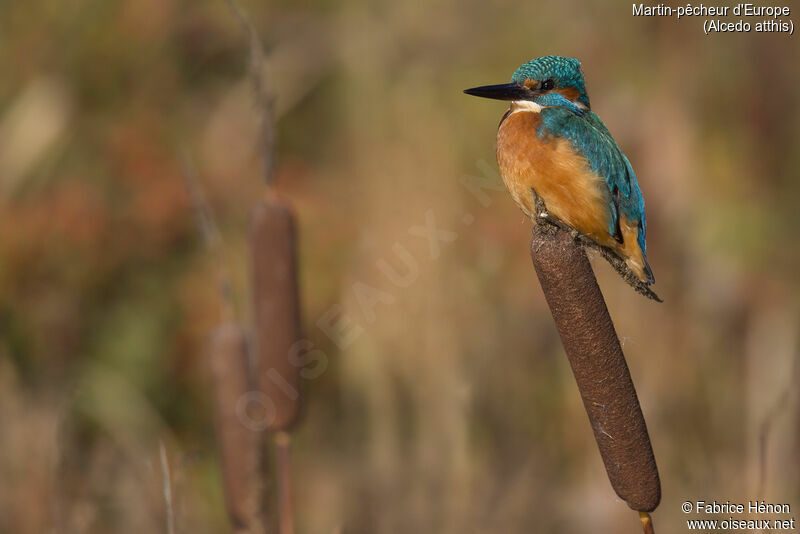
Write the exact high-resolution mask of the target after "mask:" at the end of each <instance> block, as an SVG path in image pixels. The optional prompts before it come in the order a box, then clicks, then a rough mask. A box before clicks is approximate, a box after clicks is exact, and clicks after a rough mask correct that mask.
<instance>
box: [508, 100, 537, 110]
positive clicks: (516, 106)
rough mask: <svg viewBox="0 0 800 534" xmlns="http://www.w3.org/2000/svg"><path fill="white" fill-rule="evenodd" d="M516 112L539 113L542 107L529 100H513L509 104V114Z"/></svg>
mask: <svg viewBox="0 0 800 534" xmlns="http://www.w3.org/2000/svg"><path fill="white" fill-rule="evenodd" d="M518 111H533V112H534V113H539V112H540V111H542V106H540V105H539V104H537V103H536V102H531V101H530V100H513V101H512V102H511V113H516V112H518Z"/></svg>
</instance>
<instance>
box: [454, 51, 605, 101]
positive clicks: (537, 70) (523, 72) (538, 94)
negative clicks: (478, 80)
mask: <svg viewBox="0 0 800 534" xmlns="http://www.w3.org/2000/svg"><path fill="white" fill-rule="evenodd" d="M464 92H465V93H467V94H468V95H474V96H480V97H484V98H494V99H496V100H513V101H517V102H530V103H531V104H530V105H533V106H540V107H548V106H560V107H566V108H568V109H571V110H572V111H574V112H576V113H578V114H581V113H582V112H584V111H586V110H588V109H589V108H590V104H589V96H588V95H587V94H586V84H585V82H584V81H583V72H582V71H581V62H580V61H578V60H577V59H575V58H571V57H564V56H544V57H540V58H536V59H532V60H530V61H528V62H527V63H524V64H523V65H521V66H520V67H519V68H518V69H517V70H516V71H515V72H514V75H513V76H511V82H510V83H503V84H499V85H484V86H481V87H473V88H472V89H467V90H466V91H464Z"/></svg>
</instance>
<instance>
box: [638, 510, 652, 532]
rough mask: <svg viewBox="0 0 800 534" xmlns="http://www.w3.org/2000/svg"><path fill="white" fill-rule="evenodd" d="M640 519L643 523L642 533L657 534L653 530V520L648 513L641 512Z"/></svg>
mask: <svg viewBox="0 0 800 534" xmlns="http://www.w3.org/2000/svg"><path fill="white" fill-rule="evenodd" d="M639 519H641V521H642V531H643V532H644V534H655V532H656V531H655V530H653V518H652V517H650V514H648V513H647V512H639Z"/></svg>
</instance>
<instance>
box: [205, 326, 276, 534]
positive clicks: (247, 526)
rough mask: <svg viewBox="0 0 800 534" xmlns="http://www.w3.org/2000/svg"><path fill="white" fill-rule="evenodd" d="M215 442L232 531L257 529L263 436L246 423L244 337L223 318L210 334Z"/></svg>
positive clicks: (247, 387) (252, 533)
mask: <svg viewBox="0 0 800 534" xmlns="http://www.w3.org/2000/svg"><path fill="white" fill-rule="evenodd" d="M210 345H211V350H210V360H211V361H210V364H211V374H212V380H213V383H214V393H215V396H214V404H215V407H216V431H217V442H218V446H219V449H220V457H221V458H220V460H221V462H220V463H221V466H222V479H223V485H224V489H225V504H226V506H227V509H228V515H229V517H230V521H231V525H232V526H233V529H234V532H237V533H240V534H245V533H247V534H258V533H260V532H262V531H263V530H262V526H261V510H260V508H261V491H262V488H261V452H260V450H261V436H260V434H259V433H258V432H257V431H256V430H254V429H253V428H250V427H249V426H248V425H246V424H245V423H246V421H245V414H244V413H243V409H244V408H245V406H243V404H242V401H243V399H246V398H247V394H248V392H249V391H250V390H251V389H252V388H251V387H250V383H249V380H248V376H249V374H248V369H249V368H248V358H247V340H246V337H245V333H244V331H243V330H242V328H241V327H239V326H238V325H236V324H235V323H233V322H226V323H222V324H221V325H219V326H217V327H216V328H215V329H214V331H213V333H212V335H211V342H210Z"/></svg>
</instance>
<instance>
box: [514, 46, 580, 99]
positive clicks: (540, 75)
mask: <svg viewBox="0 0 800 534" xmlns="http://www.w3.org/2000/svg"><path fill="white" fill-rule="evenodd" d="M527 79H532V80H536V81H538V82H541V81H543V80H547V79H552V80H553V81H554V82H556V86H560V87H574V88H575V89H576V90H577V91H578V92H579V93H580V95H581V96H580V98H579V99H578V100H580V101H581V102H583V103H584V104H586V105H587V106H588V105H589V95H587V94H586V84H585V83H584V81H583V71H581V62H580V61H578V60H577V59H575V58H572V57H564V56H543V57H540V58H536V59H532V60H530V61H528V62H527V63H525V64H523V65H522V66H521V67H520V68H518V69H517V70H516V71H515V72H514V75H513V76H511V81H512V82H516V83H519V84H521V83H522V82H524V81H525V80H527Z"/></svg>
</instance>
